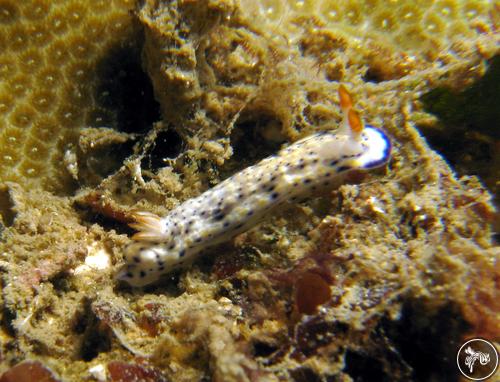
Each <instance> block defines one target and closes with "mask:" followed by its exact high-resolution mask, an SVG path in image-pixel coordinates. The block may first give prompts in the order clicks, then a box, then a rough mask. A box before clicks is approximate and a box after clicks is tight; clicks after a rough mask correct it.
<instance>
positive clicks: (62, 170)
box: [0, 0, 500, 382]
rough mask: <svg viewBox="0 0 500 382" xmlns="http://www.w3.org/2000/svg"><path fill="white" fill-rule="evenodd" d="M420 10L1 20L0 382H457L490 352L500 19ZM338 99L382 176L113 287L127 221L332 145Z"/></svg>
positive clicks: (63, 2) (174, 7)
mask: <svg viewBox="0 0 500 382" xmlns="http://www.w3.org/2000/svg"><path fill="white" fill-rule="evenodd" d="M416 3H417V2H414V1H411V0H408V1H405V0H401V1H390V2H389V1H388V2H385V1H377V0H365V1H354V0H349V1H348V0H346V1H338V2H336V1H328V0H323V1H319V0H317V1H315V0H310V1H293V0H290V1H284V0H283V1H278V0H274V1H271V0H269V1H264V0H262V1H247V0H241V1H237V0H198V1H193V0H176V1H159V0H144V1H140V2H135V1H132V0H112V1H104V0H92V1H90V0H89V1H88V2H82V1H76V0H57V1H48V0H27V1H23V2H17V1H13V0H0V217H1V219H0V277H1V294H0V305H1V309H0V323H1V325H0V373H1V374H0V375H1V376H0V382H12V381H16V382H17V381H35V380H36V381H46V382H49V381H68V382H70V381H459V380H461V379H460V378H462V377H460V374H459V372H458V370H457V368H456V362H455V357H456V351H457V349H458V348H459V346H460V345H461V343H463V342H464V341H465V339H468V338H471V337H482V338H486V339H489V340H490V341H492V342H493V343H496V345H497V348H498V344H499V341H500V296H499V283H500V267H499V263H498V260H499V254H500V249H499V247H498V244H497V242H496V241H495V237H496V238H498V228H499V227H500V220H499V217H498V214H497V212H496V209H495V202H498V197H499V186H498V184H499V174H500V156H499V154H498V152H499V149H500V140H499V139H500V136H499V130H498V120H499V118H500V115H499V111H498V110H499V109H498V107H497V99H498V97H499V96H500V94H499V93H500V91H499V86H500V75H499V72H500V61H499V59H498V53H499V52H498V51H499V48H498V47H499V34H498V25H499V17H500V16H499V13H500V10H499V8H498V4H496V3H495V2H489V1H480V0H474V1H473V0H460V1H459V0H446V1H444V0H441V1H440V0H436V1H430V0H429V1H421V2H418V6H417V5H416ZM339 84H344V86H346V88H348V89H349V91H350V92H351V93H352V96H353V98H354V100H355V102H356V104H355V108H356V110H358V111H359V113H360V114H361V115H362V118H363V120H364V121H365V122H366V123H369V124H371V125H373V126H375V127H378V128H381V129H383V130H384V131H385V132H386V133H387V134H388V136H389V137H390V138H391V141H392V145H393V152H392V158H391V160H390V161H389V163H388V164H387V165H386V166H383V167H382V168H379V169H376V170H374V171H370V172H356V173H352V174H351V175H350V176H349V177H348V179H346V181H345V182H344V183H342V184H341V185H340V186H339V187H338V188H335V189H331V190H327V191H326V192H324V193H322V194H318V195H313V196H310V197H307V198H305V199H304V200H303V201H299V202H291V201H290V202H289V203H286V204H285V206H284V207H283V208H280V209H279V210H277V211H274V212H273V213H272V214H270V216H268V217H267V218H266V219H263V220H262V221H261V222H260V223H259V224H258V225H257V226H256V227H254V228H252V229H250V230H249V231H248V232H245V233H243V234H241V235H238V236H237V237H236V238H234V239H232V240H230V241H228V242H227V243H224V244H222V245H219V246H217V247H215V248H211V249H209V250H208V251H207V253H205V254H204V256H202V257H201V258H200V260H199V261H197V262H195V263H194V264H193V265H192V266H191V267H190V268H188V269H187V270H183V271H178V272H174V273H173V274H169V275H166V276H165V277H164V278H162V279H161V281H160V282H158V283H156V284H154V285H151V286H148V287H145V288H132V287H130V286H128V285H127V284H126V283H122V282H119V281H118V280H116V279H115V275H116V273H117V272H118V270H119V269H121V267H122V266H123V265H124V255H123V254H124V248H125V247H126V246H127V245H128V244H130V243H131V242H132V239H131V236H132V234H133V233H134V230H133V229H131V228H130V227H128V225H127V224H128V223H131V222H132V216H133V215H132V213H133V211H137V210H140V211H150V212H153V213H156V214H159V215H164V214H166V213H167V212H168V211H169V210H171V209H172V208H173V207H175V206H177V205H178V204H179V203H182V202H183V201H185V200H188V199H190V198H192V197H195V196H197V195H199V194H201V193H202V192H204V191H205V190H207V189H209V188H211V187H213V186H214V185H216V184H218V183H219V182H220V181H221V180H224V179H226V178H227V177H229V176H231V175H232V174H235V173H237V172H238V171H241V170H242V169H244V168H246V167H248V166H251V165H253V164H255V163H257V162H258V161H259V160H261V159H263V158H265V157H266V156H268V155H271V154H273V153H275V152H277V151H278V150H279V149H280V148H281V147H285V146H286V145H288V144H290V143H292V142H295V141H297V140H299V139H301V138H303V137H306V136H308V135H310V134H312V133H314V132H317V131H322V130H334V129H336V128H337V127H338V125H339V123H340V121H341V118H342V113H341V111H340V108H339V99H338V96H337V91H338V88H339ZM495 235H496V236H495ZM492 380H494V379H492Z"/></svg>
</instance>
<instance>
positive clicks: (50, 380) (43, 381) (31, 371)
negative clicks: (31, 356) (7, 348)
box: [0, 361, 60, 382]
mask: <svg viewBox="0 0 500 382" xmlns="http://www.w3.org/2000/svg"><path fill="white" fill-rule="evenodd" d="M33 381H37V382H60V381H59V380H58V379H56V378H55V377H54V374H52V371H50V370H49V369H48V368H46V367H45V366H43V365H42V363H41V362H39V361H25V362H21V363H18V364H17V365H15V366H14V367H12V368H10V369H9V370H7V371H6V372H5V373H3V374H2V376H1V377H0V382H33Z"/></svg>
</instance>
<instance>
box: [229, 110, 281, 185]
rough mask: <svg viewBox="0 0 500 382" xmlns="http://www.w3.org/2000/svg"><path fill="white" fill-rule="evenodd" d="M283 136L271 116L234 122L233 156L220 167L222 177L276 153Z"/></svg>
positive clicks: (278, 125)
mask: <svg viewBox="0 0 500 382" xmlns="http://www.w3.org/2000/svg"><path fill="white" fill-rule="evenodd" d="M284 142H285V137H284V136H283V135H282V134H281V123H280V122H279V121H278V120H276V119H275V118H273V117H271V116H259V118H258V119H255V118H253V119H248V120H244V118H243V121H242V122H239V123H236V124H235V126H234V129H233V131H232V133H231V145H232V147H233V156H232V157H231V158H230V159H229V160H228V161H226V163H225V164H224V166H223V167H222V168H221V169H220V170H221V174H222V177H223V178H226V177H228V176H231V175H232V174H234V173H236V172H238V171H240V170H242V169H244V168H246V167H248V166H251V165H254V164H255V163H257V162H259V161H260V160H262V159H264V158H265V157H268V156H270V155H273V154H276V153H277V152H278V151H279V149H280V147H281V145H282V144H283V143H284Z"/></svg>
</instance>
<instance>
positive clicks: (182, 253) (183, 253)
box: [179, 249, 186, 257]
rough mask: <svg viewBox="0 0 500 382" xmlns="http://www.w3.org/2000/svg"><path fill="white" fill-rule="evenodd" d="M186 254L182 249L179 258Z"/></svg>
mask: <svg viewBox="0 0 500 382" xmlns="http://www.w3.org/2000/svg"><path fill="white" fill-rule="evenodd" d="M185 254H186V251H185V250H184V249H183V250H182V251H180V252H179V257H184V255H185Z"/></svg>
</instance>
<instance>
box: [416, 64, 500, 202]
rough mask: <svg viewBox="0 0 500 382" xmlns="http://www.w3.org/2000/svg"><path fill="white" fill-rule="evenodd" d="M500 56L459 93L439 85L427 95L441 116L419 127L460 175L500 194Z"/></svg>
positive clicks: (427, 107) (424, 98)
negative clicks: (476, 178) (475, 178)
mask: <svg viewBox="0 0 500 382" xmlns="http://www.w3.org/2000/svg"><path fill="white" fill-rule="evenodd" d="M498 99H500V56H496V57H494V58H493V59H492V60H491V61H490V65H489V68H488V70H487V71H486V73H485V74H484V76H483V77H482V78H481V79H480V80H479V81H477V82H476V83H474V84H473V85H472V86H470V87H469V88H467V89H465V90H463V91H461V92H457V91H454V90H452V89H449V88H436V89H433V90H431V91H430V92H428V93H426V94H424V95H423V96H422V97H421V100H422V102H423V104H424V108H425V110H426V111H428V112H429V113H431V114H434V115H436V116H437V117H438V123H437V124H435V123H431V124H428V123H426V122H422V123H419V124H418V125H417V126H418V128H419V130H420V131H421V132H422V134H423V135H424V136H425V137H426V139H427V141H428V142H429V144H430V145H431V147H432V148H434V149H435V150H437V151H438V152H439V153H440V154H442V155H443V156H444V157H445V159H446V160H447V161H448V162H449V163H450V165H452V166H453V168H454V169H455V170H456V171H457V172H458V174H459V175H477V176H479V177H480V178H481V179H482V181H483V182H484V183H485V184H486V186H487V187H489V188H490V190H491V191H493V192H494V193H495V192H496V193H497V197H498V195H499V193H500V189H499V188H498V186H497V185H496V184H497V181H498V179H497V175H496V172H497V169H498V167H499V166H500V159H499V158H500V157H499V156H498V153H497V151H498V148H497V142H498V140H499V139H500V129H499V128H498V123H499V122H498V121H499V120H500V108H499V107H498Z"/></svg>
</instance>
